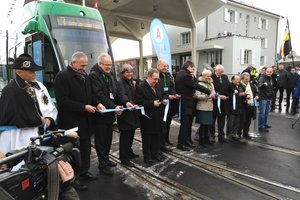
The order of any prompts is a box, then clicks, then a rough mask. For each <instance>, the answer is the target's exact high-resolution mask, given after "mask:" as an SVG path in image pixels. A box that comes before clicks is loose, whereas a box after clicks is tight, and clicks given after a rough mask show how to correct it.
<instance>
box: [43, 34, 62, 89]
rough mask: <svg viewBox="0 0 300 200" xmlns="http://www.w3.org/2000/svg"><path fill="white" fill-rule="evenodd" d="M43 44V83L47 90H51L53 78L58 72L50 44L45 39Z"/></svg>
mask: <svg viewBox="0 0 300 200" xmlns="http://www.w3.org/2000/svg"><path fill="white" fill-rule="evenodd" d="M44 42H45V43H44V83H45V85H46V87H47V88H52V87H53V81H54V78H55V76H56V74H57V73H58V71H59V70H58V64H57V61H56V59H55V56H54V51H53V48H52V46H51V44H50V43H49V41H48V40H47V39H46V38H45V41H44Z"/></svg>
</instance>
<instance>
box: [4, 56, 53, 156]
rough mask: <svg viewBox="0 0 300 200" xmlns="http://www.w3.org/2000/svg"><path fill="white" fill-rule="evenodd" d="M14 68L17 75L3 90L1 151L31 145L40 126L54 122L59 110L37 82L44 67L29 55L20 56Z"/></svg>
mask: <svg viewBox="0 0 300 200" xmlns="http://www.w3.org/2000/svg"><path fill="white" fill-rule="evenodd" d="M11 68H12V69H16V72H15V73H16V77H15V78H14V79H13V80H11V81H10V82H9V83H8V85H7V86H5V87H4V88H3V90H2V94H1V98H0V131H2V132H0V151H1V152H4V153H6V152H8V151H10V150H14V149H17V148H19V147H23V146H27V145H28V144H29V142H30V137H35V136H38V132H39V128H40V129H43V128H49V127H50V126H53V125H54V120H55V119H56V116H57V110H56V108H55V106H54V104H53V102H52V100H51V97H50V95H49V94H48V91H47V88H46V87H45V86H44V85H43V84H42V83H41V82H38V81H36V71H38V70H42V68H41V67H39V66H37V65H36V64H35V63H34V61H33V59H32V57H31V56H30V55H28V54H22V55H20V56H19V57H18V58H17V59H16V60H15V61H14V64H13V66H12V67H11Z"/></svg>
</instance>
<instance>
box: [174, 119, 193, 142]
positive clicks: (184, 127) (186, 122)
mask: <svg viewBox="0 0 300 200" xmlns="http://www.w3.org/2000/svg"><path fill="white" fill-rule="evenodd" d="M193 118H194V116H193V115H182V116H181V119H180V123H181V124H180V129H179V135H178V144H179V145H184V144H186V142H187V141H188V140H189V139H191V134H192V123H193Z"/></svg>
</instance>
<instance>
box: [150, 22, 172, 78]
mask: <svg viewBox="0 0 300 200" xmlns="http://www.w3.org/2000/svg"><path fill="white" fill-rule="evenodd" d="M150 36H151V41H152V45H153V47H154V49H155V53H156V56H157V58H158V59H164V60H166V61H167V63H168V65H169V72H170V73H171V74H172V60H171V48H170V42H169V38H168V33H167V31H166V28H165V26H164V25H163V23H162V22H161V21H160V20H159V19H157V18H155V19H153V20H152V22H151V24H150Z"/></svg>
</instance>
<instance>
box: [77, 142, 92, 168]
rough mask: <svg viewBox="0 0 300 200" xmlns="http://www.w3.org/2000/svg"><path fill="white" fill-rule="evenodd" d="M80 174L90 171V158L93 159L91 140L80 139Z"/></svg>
mask: <svg viewBox="0 0 300 200" xmlns="http://www.w3.org/2000/svg"><path fill="white" fill-rule="evenodd" d="M79 150H80V156H81V164H80V173H86V172H88V171H89V169H90V157H91V138H89V137H88V138H85V139H80V146H79Z"/></svg>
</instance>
